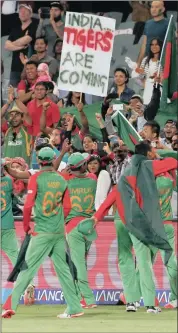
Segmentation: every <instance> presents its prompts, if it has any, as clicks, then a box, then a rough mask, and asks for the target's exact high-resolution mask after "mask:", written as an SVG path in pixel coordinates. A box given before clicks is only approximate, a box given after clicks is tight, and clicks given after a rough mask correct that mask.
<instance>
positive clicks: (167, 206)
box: [153, 170, 178, 309]
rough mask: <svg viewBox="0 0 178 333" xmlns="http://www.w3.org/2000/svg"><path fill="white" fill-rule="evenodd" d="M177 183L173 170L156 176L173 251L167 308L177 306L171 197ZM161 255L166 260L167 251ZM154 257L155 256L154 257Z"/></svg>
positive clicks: (166, 228)
mask: <svg viewBox="0 0 178 333" xmlns="http://www.w3.org/2000/svg"><path fill="white" fill-rule="evenodd" d="M175 183H176V175H175V172H174V171H173V170H172V171H170V172H164V173H162V174H161V175H160V176H158V177H157V178H156V186H157V189H158V196H159V203H160V208H161V216H162V219H163V222H164V229H165V232H166V235H167V238H168V241H169V244H170V245H171V247H172V249H173V252H172V255H171V257H170V259H169V261H168V264H167V265H166V269H167V274H168V278H169V284H170V289H171V295H170V300H169V303H168V304H166V305H165V308H166V309H174V308H177V304H178V303H177V279H178V276H177V258H176V254H175V233H174V227H173V225H172V219H173V213H172V207H171V198H172V195H173V190H174V186H175ZM157 252H158V249H155V248H154V249H153V253H154V257H155V256H156V254H157ZM160 253H161V257H162V259H163V261H164V257H165V251H163V250H161V251H160ZM154 257H153V258H154Z"/></svg>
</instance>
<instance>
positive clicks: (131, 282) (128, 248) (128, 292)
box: [114, 218, 141, 303]
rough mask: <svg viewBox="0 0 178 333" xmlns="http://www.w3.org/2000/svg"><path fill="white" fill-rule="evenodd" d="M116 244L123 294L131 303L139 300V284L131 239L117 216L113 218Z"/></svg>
mask: <svg viewBox="0 0 178 333" xmlns="http://www.w3.org/2000/svg"><path fill="white" fill-rule="evenodd" d="M114 222H115V228H116V235H117V246H118V263H119V270H120V274H121V279H122V283H123V290H124V295H125V298H126V302H127V303H133V302H136V301H139V300H140V297H141V292H140V285H139V281H138V278H137V274H136V270H135V261H134V258H133V254H132V248H133V244H132V240H131V237H130V235H129V232H128V230H127V228H126V226H125V225H124V224H123V223H122V221H121V220H120V219H119V218H115V219H114Z"/></svg>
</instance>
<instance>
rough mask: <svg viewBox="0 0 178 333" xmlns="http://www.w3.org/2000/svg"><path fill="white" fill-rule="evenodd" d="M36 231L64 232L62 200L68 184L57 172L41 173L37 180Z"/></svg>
mask: <svg viewBox="0 0 178 333" xmlns="http://www.w3.org/2000/svg"><path fill="white" fill-rule="evenodd" d="M36 183H37V194H36V198H35V207H34V212H35V217H34V220H35V231H36V232H47V233H58V232H62V231H63V230H64V214H63V207H62V198H63V194H64V192H65V190H66V187H67V183H66V181H65V180H64V178H63V177H62V176H61V175H60V174H59V173H58V172H55V171H41V172H39V173H38V176H37V178H36Z"/></svg>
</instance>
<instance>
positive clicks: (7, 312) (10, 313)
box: [1, 309, 15, 319]
mask: <svg viewBox="0 0 178 333" xmlns="http://www.w3.org/2000/svg"><path fill="white" fill-rule="evenodd" d="M14 315H15V311H14V310H11V309H9V310H3V312H2V315H1V316H2V318H7V319H10V318H11V317H12V316H14Z"/></svg>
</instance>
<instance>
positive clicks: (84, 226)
mask: <svg viewBox="0 0 178 333" xmlns="http://www.w3.org/2000/svg"><path fill="white" fill-rule="evenodd" d="M94 222H95V221H94V219H92V218H88V219H85V220H83V221H82V222H81V223H79V224H78V226H77V229H78V232H80V233H81V234H83V236H85V238H86V239H87V240H88V241H91V242H92V241H94V240H95V239H97V236H98V235H97V232H96V230H95V228H94Z"/></svg>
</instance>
